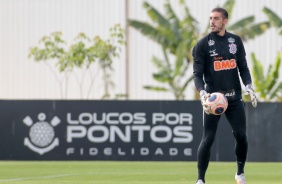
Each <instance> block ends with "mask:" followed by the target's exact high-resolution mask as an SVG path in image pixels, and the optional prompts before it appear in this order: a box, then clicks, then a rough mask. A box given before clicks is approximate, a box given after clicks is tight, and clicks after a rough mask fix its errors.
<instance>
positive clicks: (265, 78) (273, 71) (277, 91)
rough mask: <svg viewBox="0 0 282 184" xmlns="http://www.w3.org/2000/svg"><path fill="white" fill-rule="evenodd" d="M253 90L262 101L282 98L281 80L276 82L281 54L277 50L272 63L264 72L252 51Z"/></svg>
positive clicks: (262, 66)
mask: <svg viewBox="0 0 282 184" xmlns="http://www.w3.org/2000/svg"><path fill="white" fill-rule="evenodd" d="M252 62H253V69H252V74H253V77H254V79H253V80H254V86H255V90H256V92H257V93H258V97H259V99H261V100H263V101H281V100H282V82H278V79H279V70H280V65H281V55H280V53H279V52H278V54H277V57H276V60H275V63H274V65H269V66H268V69H267V70H266V73H265V70H264V68H265V66H264V65H262V64H261V62H260V61H259V60H258V59H257V58H256V56H255V54H254V53H252Z"/></svg>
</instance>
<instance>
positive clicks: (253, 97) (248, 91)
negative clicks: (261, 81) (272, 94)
mask: <svg viewBox="0 0 282 184" xmlns="http://www.w3.org/2000/svg"><path fill="white" fill-rule="evenodd" d="M245 95H250V97H251V101H252V105H253V107H257V97H256V94H255V92H254V89H253V86H252V84H247V85H246V92H245Z"/></svg>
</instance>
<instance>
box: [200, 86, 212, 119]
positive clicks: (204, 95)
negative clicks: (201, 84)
mask: <svg viewBox="0 0 282 184" xmlns="http://www.w3.org/2000/svg"><path fill="white" fill-rule="evenodd" d="M200 96H201V103H202V106H203V109H204V111H205V113H207V114H210V113H211V112H210V109H209V108H208V106H207V105H206V100H207V98H209V97H210V96H211V95H210V94H209V93H207V92H206V91H205V90H201V91H200Z"/></svg>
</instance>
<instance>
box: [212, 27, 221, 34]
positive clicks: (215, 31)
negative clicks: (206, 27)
mask: <svg viewBox="0 0 282 184" xmlns="http://www.w3.org/2000/svg"><path fill="white" fill-rule="evenodd" d="M222 29H223V26H221V27H219V28H217V29H216V30H211V32H212V33H215V34H218V33H219V32H220V31H221V30H222Z"/></svg>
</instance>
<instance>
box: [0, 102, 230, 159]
mask: <svg viewBox="0 0 282 184" xmlns="http://www.w3.org/2000/svg"><path fill="white" fill-rule="evenodd" d="M0 110H1V111H0V112H1V117H0V131H1V134H0V159H2V160H3V159H5V160H164V161H170V160H173V161H178V160H184V161H195V160H196V154H197V148H198V145H199V143H200V139H201V136H202V107H201V104H200V102H199V101H189V102H188V101H75V100H73V101H60V100H56V101H52V100H43V101H39V100H36V101H35V100H26V101H25V100H22V101H21V100H15V101H13V100H2V101H0ZM232 147H233V145H232ZM211 159H215V157H214V156H212V158H211Z"/></svg>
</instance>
